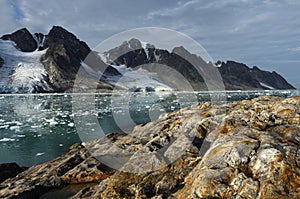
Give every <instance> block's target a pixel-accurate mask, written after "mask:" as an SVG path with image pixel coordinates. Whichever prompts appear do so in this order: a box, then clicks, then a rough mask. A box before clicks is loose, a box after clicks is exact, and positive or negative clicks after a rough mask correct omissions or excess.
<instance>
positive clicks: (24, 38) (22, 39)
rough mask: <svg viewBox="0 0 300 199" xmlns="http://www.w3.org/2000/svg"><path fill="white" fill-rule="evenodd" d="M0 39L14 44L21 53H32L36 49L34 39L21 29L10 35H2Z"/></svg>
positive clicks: (25, 30)
mask: <svg viewBox="0 0 300 199" xmlns="http://www.w3.org/2000/svg"><path fill="white" fill-rule="evenodd" d="M1 39H3V40H11V41H13V42H15V43H16V45H17V47H18V48H19V49H20V50H21V51H23V52H32V51H35V50H36V49H37V43H36V41H35V39H34V38H33V36H32V34H31V33H30V32H29V31H28V30H27V29H26V28H22V29H20V30H18V31H16V32H14V33H12V34H7V35H3V36H2V37H1Z"/></svg>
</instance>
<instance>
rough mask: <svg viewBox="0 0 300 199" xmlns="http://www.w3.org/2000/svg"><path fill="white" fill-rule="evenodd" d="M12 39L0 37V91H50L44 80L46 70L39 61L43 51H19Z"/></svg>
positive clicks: (44, 51)
mask: <svg viewBox="0 0 300 199" xmlns="http://www.w3.org/2000/svg"><path fill="white" fill-rule="evenodd" d="M15 46H16V45H15V43H14V42H12V41H4V40H1V39H0V57H1V58H2V59H3V60H4V64H3V66H2V67H0V92H2V93H3V92H13V93H27V92H35V91H41V90H43V91H51V89H50V88H49V86H48V84H47V82H46V77H47V74H46V71H45V68H44V66H43V64H42V63H41V62H40V59H41V56H42V55H43V54H44V53H46V50H43V51H34V52H21V51H20V50H18V49H17V48H16V47H15Z"/></svg>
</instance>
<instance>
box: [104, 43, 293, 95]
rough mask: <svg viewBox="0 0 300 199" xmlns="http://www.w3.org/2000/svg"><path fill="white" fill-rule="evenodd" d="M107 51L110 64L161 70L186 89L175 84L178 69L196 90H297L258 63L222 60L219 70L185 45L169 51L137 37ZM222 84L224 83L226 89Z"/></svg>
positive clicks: (163, 78) (161, 77)
mask: <svg viewBox="0 0 300 199" xmlns="http://www.w3.org/2000/svg"><path fill="white" fill-rule="evenodd" d="M104 54H105V55H106V57H107V59H108V60H109V62H110V63H113V64H116V65H126V66H127V67H129V68H133V69H138V68H143V69H146V70H148V71H150V72H155V73H157V74H158V78H159V80H160V81H161V82H163V83H165V84H167V85H168V86H170V87H171V88H174V89H175V90H182V89H180V88H179V89H178V86H177V85H174V83H172V82H173V81H174V78H175V77H176V76H175V74H176V73H175V72H177V73H179V74H180V75H181V76H180V77H178V79H181V80H182V79H185V80H186V81H188V83H189V84H190V85H191V86H192V89H194V90H208V89H210V90H212V89H211V87H213V88H214V87H216V86H217V87H216V88H215V90H216V89H218V90H224V89H226V90H254V89H272V88H273V89H295V88H294V87H293V86H292V85H291V84H289V83H288V82H287V81H286V80H285V79H284V78H283V77H282V76H280V75H279V74H277V73H276V72H272V73H271V72H268V71H262V70H260V69H259V68H258V67H256V66H255V67H253V68H252V69H251V68H249V67H248V66H246V65H245V64H242V63H237V62H234V61H227V62H226V63H224V62H221V61H218V62H217V63H216V65H217V66H218V67H217V69H216V65H213V64H212V63H207V62H206V61H204V60H203V59H202V58H201V57H199V56H195V55H193V54H191V53H190V52H189V51H187V50H186V49H185V48H184V47H182V46H180V47H175V48H174V49H173V50H172V51H171V52H169V51H168V50H166V49H159V48H156V47H155V46H154V45H151V44H146V45H145V46H143V45H142V44H141V42H140V41H139V40H137V39H135V38H133V39H131V40H129V41H125V42H123V44H121V45H120V46H118V47H116V48H113V49H111V50H108V51H107V52H105V53H104ZM191 60H195V61H191ZM162 66H165V67H162ZM196 67H198V68H199V71H198V70H197V69H196ZM166 68H167V69H166ZM174 70H175V71H174ZM214 70H216V71H214ZM203 71H204V72H203ZM216 74H218V75H219V74H220V75H221V77H222V79H221V77H219V78H220V80H218V79H216V77H215V76H216ZM170 77H172V79H170ZM211 80H215V84H217V85H213V84H214V83H212V82H210V81H211ZM207 84H212V85H211V86H208V85H207ZM221 84H224V86H225V88H223V87H224V86H223V85H221ZM220 86H222V88H220ZM185 89H186V88H185Z"/></svg>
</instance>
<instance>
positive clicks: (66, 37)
mask: <svg viewBox="0 0 300 199" xmlns="http://www.w3.org/2000/svg"><path fill="white" fill-rule="evenodd" d="M41 49H47V52H46V54H44V55H43V56H42V58H41V62H42V63H43V65H44V66H45V69H46V71H47V74H48V77H49V83H50V85H51V86H52V87H53V89H54V91H56V92H64V91H67V90H69V91H70V90H72V88H73V85H74V81H75V79H76V75H77V73H78V70H79V68H80V66H81V62H82V61H85V62H86V63H87V64H88V65H90V67H94V68H107V69H106V70H105V74H109V75H119V73H118V71H117V70H116V69H114V68H112V67H110V66H107V65H106V64H104V63H103V62H102V61H101V59H100V58H99V57H97V56H96V55H95V54H94V53H93V52H92V51H91V49H90V48H89V47H88V45H87V44H86V43H85V42H83V41H80V40H79V39H78V38H77V37H76V36H75V35H73V34H72V33H70V32H68V31H67V30H65V29H63V28H62V27H59V26H53V28H52V29H51V30H50V32H49V34H48V35H47V36H46V39H45V41H44V42H43V45H42V47H41ZM85 77H86V79H85V78H84V77H80V78H82V79H83V80H82V82H83V83H82V85H81V86H82V87H84V86H86V87H88V88H89V87H92V86H90V85H93V84H95V83H94V82H95V81H96V82H97V83H98V82H99V78H98V79H93V78H91V77H88V76H85ZM90 81H93V82H90ZM84 82H85V84H84ZM89 83H90V84H89ZM100 83H102V84H100V88H110V87H112V86H111V85H109V84H108V83H105V82H103V81H102V82H100ZM112 88H113V87H112ZM95 89H96V88H95ZM77 91H78V90H77ZM78 92H79V91H78Z"/></svg>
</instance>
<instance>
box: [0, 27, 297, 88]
mask: <svg viewBox="0 0 300 199" xmlns="http://www.w3.org/2000/svg"><path fill="white" fill-rule="evenodd" d="M179 55H183V56H179ZM187 60H189V61H187ZM191 60H192V62H194V64H195V63H197V65H199V66H200V74H199V71H197V70H196V69H195V67H193V65H192V63H190V61H191ZM81 67H82V69H83V70H82V71H81V76H80V78H78V72H79V71H80V68H81ZM212 70H217V71H219V73H220V75H221V78H222V81H223V83H224V85H225V88H226V89H228V90H236V89H241V90H243V89H294V87H293V86H292V85H290V84H289V83H288V82H287V81H286V80H285V79H284V78H283V77H281V76H280V75H279V74H277V73H276V72H268V71H262V70H260V69H259V68H257V67H253V68H249V67H248V66H246V65H244V64H242V63H236V62H234V61H227V62H226V63H224V62H218V63H216V65H214V64H212V63H206V62H205V61H204V60H203V59H202V58H201V57H199V56H197V55H193V54H191V53H190V52H188V51H187V50H186V49H185V48H184V47H182V46H181V47H174V49H173V50H172V51H168V50H166V49H159V48H156V47H155V46H154V45H152V44H149V43H147V42H142V41H139V40H137V39H131V40H129V41H124V42H123V43H122V44H120V46H117V47H115V48H112V49H107V51H106V52H94V51H92V50H91V49H90V48H89V46H88V45H87V44H86V43H85V42H83V41H80V40H79V39H78V38H77V37H76V36H75V35H74V34H72V33H70V32H68V31H67V30H65V29H64V28H62V27H59V26H53V27H52V29H51V30H50V31H49V33H48V34H47V35H44V34H42V33H35V34H31V33H30V32H29V31H28V30H27V29H25V28H23V29H20V30H18V31H16V32H14V33H12V34H7V35H4V36H2V37H1V39H0V93H28V92H72V91H74V92H89V90H90V91H95V88H94V87H95V85H96V87H97V89H99V90H113V89H122V90H131V91H157V90H208V89H211V88H208V86H207V83H209V84H211V85H212V86H213V87H214V88H216V89H218V85H214V81H213V80H214V77H213V76H212V75H211V74H213V73H211V71H212ZM201 71H202V74H201ZM76 82H77V83H76Z"/></svg>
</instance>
